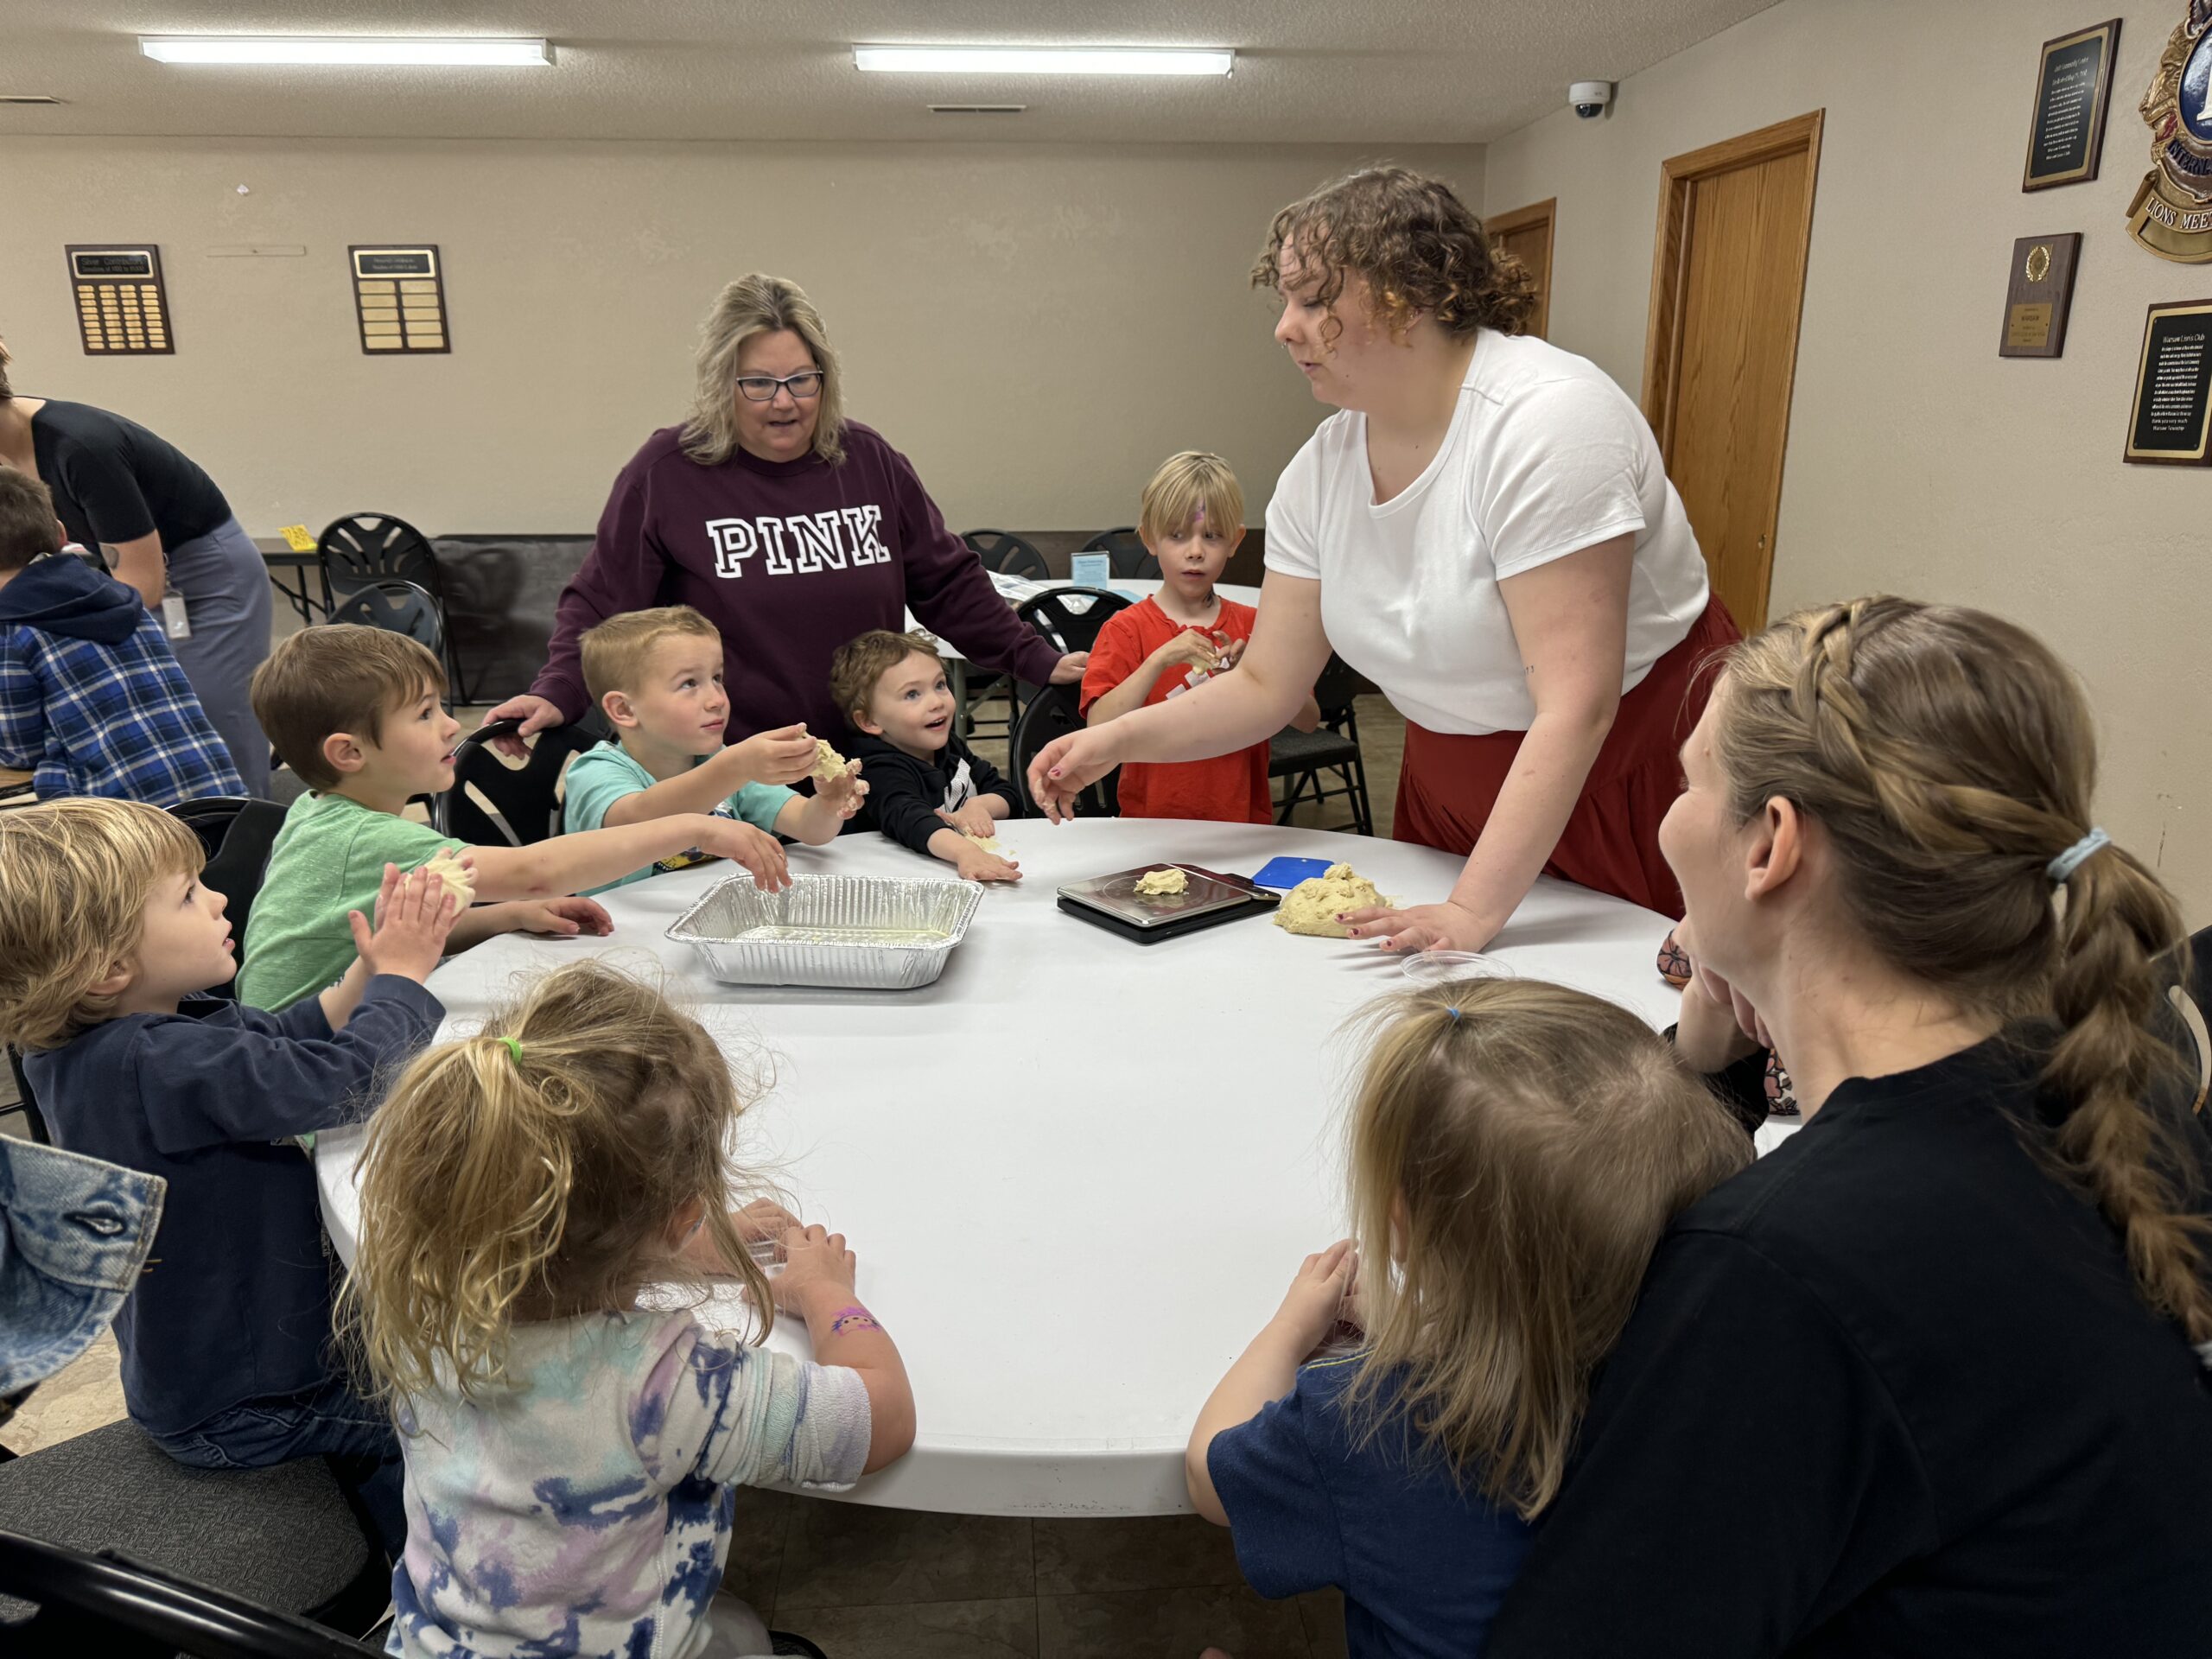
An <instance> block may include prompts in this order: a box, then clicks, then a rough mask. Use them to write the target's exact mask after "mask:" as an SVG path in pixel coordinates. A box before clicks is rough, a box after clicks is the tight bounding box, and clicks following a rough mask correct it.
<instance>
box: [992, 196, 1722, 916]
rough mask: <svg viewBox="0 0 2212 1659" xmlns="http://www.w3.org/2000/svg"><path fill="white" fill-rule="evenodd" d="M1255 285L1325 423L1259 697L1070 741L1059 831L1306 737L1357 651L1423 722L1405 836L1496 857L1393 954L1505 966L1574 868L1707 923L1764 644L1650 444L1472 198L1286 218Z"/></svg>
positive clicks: (1253, 674)
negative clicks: (1551, 886)
mask: <svg viewBox="0 0 2212 1659" xmlns="http://www.w3.org/2000/svg"><path fill="white" fill-rule="evenodd" d="M1253 281H1254V282H1255V283H1264V284H1266V285H1267V286H1269V287H1272V288H1274V289H1276V290H1277V291H1278V292H1279V293H1281V296H1282V298H1283V311H1282V319H1281V321H1280V322H1278V323H1277V324H1276V326H1275V338H1276V339H1277V340H1280V341H1281V342H1282V344H1283V346H1285V347H1286V348H1287V350H1288V352H1289V353H1290V356H1291V358H1292V360H1293V361H1294V362H1295V363H1296V364H1297V365H1298V367H1299V369H1300V371H1301V372H1303V373H1304V374H1305V375H1306V379H1307V381H1308V382H1309V383H1310V384H1311V385H1312V386H1313V395H1314V397H1317V398H1319V400H1320V401H1321V402H1323V403H1325V404H1335V405H1337V407H1338V409H1339V410H1341V411H1342V412H1340V413H1338V414H1337V415H1334V416H1331V417H1330V418H1329V419H1328V420H1326V421H1325V422H1323V423H1322V424H1321V427H1320V429H1319V430H1318V431H1317V432H1315V433H1314V435H1313V437H1312V438H1310V439H1308V440H1307V442H1306V445H1305V447H1304V448H1301V449H1300V451H1299V453H1298V454H1297V455H1296V456H1295V457H1294V458H1293V460H1292V461H1291V463H1290V465H1289V467H1287V468H1286V469H1285V470H1284V472H1283V474H1282V477H1281V480H1279V481H1278V482H1277V484H1276V486H1275V493H1274V499H1273V500H1272V501H1271V502H1270V503H1269V505H1268V544H1267V565H1268V575H1267V579H1266V582H1265V585H1264V586H1263V587H1262V589H1261V593H1262V603H1261V606H1260V616H1259V621H1258V624H1257V625H1256V626H1255V629H1254V632H1253V634H1252V642H1251V645H1249V648H1248V649H1247V650H1246V652H1245V654H1244V657H1243V662H1242V664H1240V667H1239V671H1238V672H1236V673H1235V674H1230V675H1217V676H1216V677H1215V678H1214V680H1213V681H1212V682H1211V683H1208V684H1207V685H1205V686H1203V687H1201V688H1199V689H1198V690H1195V691H1193V692H1192V693H1191V694H1190V695H1189V696H1182V697H1178V698H1176V699H1175V700H1174V702H1173V703H1172V704H1163V705H1161V706H1160V707H1158V708H1155V709H1143V710H1141V711H1139V712H1137V713H1135V714H1131V715H1125V716H1123V717H1122V719H1119V720H1116V721H1108V722H1107V723H1105V724H1103V725H1100V726H1094V727H1092V728H1090V729H1089V730H1087V731H1084V732H1081V733H1077V734H1073V735H1071V736H1068V737H1065V738H1062V739H1060V740H1058V741H1057V742H1055V743H1053V744H1052V745H1050V746H1049V747H1046V749H1045V750H1044V752H1043V753H1040V754H1039V756H1038V757H1037V760H1036V761H1035V762H1034V763H1033V765H1032V766H1031V768H1030V773H1029V779H1030V787H1031V789H1032V791H1033V792H1034V793H1035V794H1036V796H1037V798H1039V801H1041V802H1043V803H1044V804H1046V809H1047V810H1048V812H1055V813H1056V812H1057V810H1058V807H1060V806H1063V805H1065V804H1067V803H1069V802H1070V801H1071V800H1072V798H1073V797H1074V795H1075V793H1076V792H1077V791H1078V790H1080V789H1081V788H1082V787H1083V786H1084V785H1086V784H1088V783H1090V781H1092V780H1093V779H1096V778H1099V777H1102V776H1103V775H1104V774H1105V773H1106V772H1109V771H1110V770H1112V769H1113V768H1114V767H1115V766H1119V765H1121V764H1122V762H1124V761H1130V760H1142V761H1173V760H1195V759H1198V758H1201V757H1203V756H1207V755H1214V754H1221V753H1227V752H1229V751H1230V750H1233V749H1236V748H1240V747H1243V746H1244V745H1245V744H1248V743H1250V742H1253V741H1257V740H1258V739H1259V738H1262V737H1265V736H1266V735H1268V734H1271V733H1273V732H1275V731H1277V730H1279V729H1280V728H1281V727H1282V725H1283V724H1284V722H1285V721H1286V720H1287V718H1288V716H1289V715H1290V714H1291V713H1292V712H1294V710H1295V709H1296V708H1297V706H1298V704H1299V702H1300V701H1301V700H1302V699H1303V698H1304V697H1305V696H1306V692H1307V691H1308V690H1310V689H1311V688H1312V686H1313V682H1314V680H1315V678H1316V677H1318V676H1319V672H1320V671H1321V669H1322V667H1323V665H1324V664H1325V663H1326V662H1327V660H1328V657H1329V652H1330V648H1331V646H1332V645H1333V646H1334V647H1335V649H1336V651H1337V652H1338V655H1340V656H1341V657H1343V658H1344V660H1345V661H1346V662H1347V663H1349V664H1351V666H1352V667H1354V668H1356V669H1357V670H1358V671H1360V672H1361V673H1363V674H1364V675H1366V676H1367V677H1368V678H1369V679H1370V680H1372V681H1374V682H1375V683H1376V685H1378V686H1379V687H1381V688H1382V690H1383V693H1384V695H1386V696H1389V698H1390V700H1391V702H1393V703H1395V705H1396V706H1397V707H1398V709H1400V711H1401V712H1402V713H1403V714H1404V715H1406V716H1407V721H1408V724H1407V730H1406V755H1405V765H1404V768H1403V770H1402V772H1401V774H1400V777H1399V784H1398V798H1397V806H1396V815H1395V833H1396V835H1397V836H1398V837H1399V838H1400V839H1402V840H1408V841H1418V842H1424V843H1426V844H1427V845H1429V846H1433V847H1440V848H1443V849H1446V850H1447V851H1451V852H1455V853H1465V854H1466V855H1468V857H1467V864H1466V868H1465V870H1464V871H1463V872H1462V873H1461V874H1460V876H1459V880H1458V881H1457V882H1456V883H1455V884H1454V886H1453V887H1452V892H1451V893H1450V894H1449V895H1448V896H1447V897H1446V898H1445V899H1443V900H1442V902H1440V903H1432V904H1424V905H1417V906H1413V907H1411V908H1409V909H1405V910H1388V911H1357V912H1351V913H1350V914H1349V915H1348V916H1347V918H1346V919H1347V920H1348V921H1350V922H1351V924H1352V925H1353V927H1352V931H1353V934H1354V937H1356V938H1371V939H1376V940H1378V941H1380V942H1381V943H1382V944H1383V945H1384V946H1385V947H1386V948H1390V949H1397V950H1422V949H1427V948H1429V947H1432V946H1448V947H1453V948H1458V949H1462V950H1479V949H1480V948H1482V946H1484V944H1488V943H1489V942H1490V940H1491V938H1492V937H1493V936H1494V935H1495V934H1497V931H1498V930H1499V929H1501V928H1502V927H1503V926H1504V925H1505V923H1506V921H1507V919H1508V918H1510V917H1511V915H1512V914H1513V912H1514V910H1515V909H1516V907H1517V906H1519V905H1520V903H1521V900H1522V899H1523V898H1524V897H1526V896H1527V894H1528V892H1529V887H1530V885H1531V884H1532V883H1533V882H1534V881H1535V879H1536V877H1537V875H1538V874H1541V873H1543V872H1546V871H1548V872H1550V873H1552V874H1558V875H1563V876H1566V877H1567V878H1568V879H1569V880H1575V881H1579V882H1580V883H1582V884H1583V885H1584V886H1586V887H1594V888H1597V889H1599V891H1601V892H1606V893H1618V894H1619V895H1620V896H1621V897H1623V898H1625V899H1631V900H1633V901H1634V902H1636V903H1637V904H1641V905H1646V906H1650V907H1651V908H1653V909H1656V910H1660V911H1663V912H1666V913H1668V914H1669V915H1673V916H1680V915H1681V894H1680V892H1679V890H1678V889H1677V887H1676V886H1675V880H1674V877H1673V876H1672V874H1669V871H1668V869H1667V866H1666V862H1665V861H1664V860H1663V859H1662V858H1661V857H1660V855H1659V848H1658V829H1659V821H1660V819H1661V818H1662V817H1664V816H1665V814H1666V810H1667V808H1668V805H1669V803H1670V802H1671V801H1672V800H1673V798H1674V797H1675V793H1676V791H1677V790H1678V789H1679V786H1680V783H1681V775H1680V772H1679V770H1678V768H1677V766H1676V763H1675V748H1676V746H1677V745H1678V744H1679V743H1680V742H1681V738H1682V737H1683V735H1684V734H1687V733H1688V730H1689V728H1691V727H1692V726H1693V725H1694V724H1695V723H1696V721H1697V717H1698V715H1699V712H1700V709H1701V708H1702V706H1703V702H1704V691H1703V689H1702V685H1701V683H1700V680H1699V678H1698V676H1697V673H1696V670H1697V667H1698V665H1699V664H1700V662H1701V661H1702V660H1703V659H1704V658H1706V657H1707V656H1708V655H1710V654H1711V653H1712V652H1714V651H1715V650H1717V649H1719V647H1721V646H1723V645H1727V644H1729V643H1730V642H1732V640H1734V639H1736V638H1737V632H1736V629H1735V627H1734V625H1733V624H1732V623H1731V622H1730V621H1729V620H1728V615H1727V613H1726V610H1724V609H1723V608H1722V607H1721V606H1720V604H1719V601H1717V600H1716V599H1714V598H1713V594H1712V592H1711V589H1710V588H1709V587H1708V586H1707V582H1706V573H1705V562H1704V559H1703V557H1702V556H1701V555H1700V553H1699V551H1698V546H1697V538H1696V537H1695V536H1694V535H1693V534H1692V533H1691V531H1690V526H1689V522H1688V518H1686V517H1685V516H1684V514H1683V512H1682V504H1681V498H1680V497H1679V496H1677V495H1676V494H1675V490H1674V486H1672V485H1671V484H1669V482H1668V481H1667V475H1666V467H1665V465H1664V463H1663V462H1662V460H1661V458H1660V454H1659V448H1658V445H1657V444H1656V442H1654V440H1653V438H1652V435H1651V429H1650V428H1649V426H1648V425H1646V424H1645V423H1644V420H1643V416H1642V414H1641V413H1639V412H1638V411H1637V408H1636V406H1635V404H1632V403H1630V401H1629V399H1628V397H1627V396H1626V395H1625V394H1624V392H1623V391H1621V389H1620V388H1619V387H1618V386H1617V385H1614V384H1613V382H1612V381H1611V380H1610V379H1609V378H1606V376H1605V373H1604V372H1602V371H1600V370H1599V369H1598V368H1597V367H1596V366H1595V365H1592V364H1591V363H1589V362H1587V361H1586V360H1585V359H1582V358H1579V357H1576V356H1573V354H1571V353H1567V352H1562V351H1560V350H1558V349H1557V348H1556V347H1554V346H1548V345H1547V344H1545V343H1544V342H1543V341H1542V340H1535V339H1531V338H1529V337H1527V336H1525V335H1524V334H1523V333H1522V330H1523V329H1525V328H1526V327H1527V326H1528V320H1529V314H1530V311H1531V309H1532V308H1533V305H1534V293H1533V286H1532V284H1531V283H1530V280H1529V276H1528V274H1527V272H1526V271H1524V270H1522V269H1521V267H1520V266H1518V265H1517V264H1511V263H1510V262H1501V261H1498V260H1496V259H1494V258H1493V257H1492V256H1491V249H1490V245H1489V243H1488V241H1487V240H1486V238H1484V233H1483V228H1482V225H1481V222H1480V221H1479V220H1478V219H1476V218H1475V216H1474V214H1473V213H1470V212H1469V211H1468V209H1467V207H1466V206H1465V204H1464V203H1463V202H1461V201H1460V200H1459V198H1458V196H1456V195H1455V194H1452V189H1451V188H1450V187H1449V186H1448V185H1446V184H1445V183H1443V182H1442V181H1440V180H1435V179H1429V178H1424V177H1422V176H1421V175H1418V174H1415V173H1411V172H1408V171H1407V170H1405V169H1403V168H1370V169H1368V170H1366V171H1364V172H1360V173H1355V174H1353V175H1351V176H1349V177H1347V178H1344V179H1341V180H1339V181H1337V182H1336V183H1334V184H1332V185H1329V186H1326V187H1325V188H1323V189H1321V190H1319V191H1317V192H1316V193H1315V194H1313V195H1311V196H1308V197H1307V198H1306V200H1303V201H1300V202H1296V203H1294V204H1293V205H1291V206H1290V207H1286V208H1284V209H1283V210H1282V212H1281V213H1278V214H1276V215H1275V219H1274V226H1273V228H1272V230H1271V231H1270V233H1269V236H1268V248H1267V251H1266V252H1265V253H1264V254H1263V255H1262V257H1261V259H1260V262H1259V264H1258V266H1257V268H1256V269H1255V271H1254V273H1253Z"/></svg>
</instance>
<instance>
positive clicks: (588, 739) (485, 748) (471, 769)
mask: <svg viewBox="0 0 2212 1659" xmlns="http://www.w3.org/2000/svg"><path fill="white" fill-rule="evenodd" d="M520 724H521V722H520V721H512V720H495V721H492V722H491V723H490V724H488V725H486V726H480V727H479V728H477V729H476V730H474V731H473V732H471V733H470V734H468V735H467V737H465V738H463V739H462V740H461V744H460V747H457V748H456V749H454V757H453V761H454V767H453V787H452V788H451V789H449V790H448V791H446V792H445V793H444V794H443V795H442V796H440V797H439V798H438V801H437V808H436V810H435V813H434V814H433V817H434V821H435V823H437V826H438V829H439V833H441V834H442V835H448V836H452V837H453V838H454V840H456V841H460V842H466V843H467V844H468V845H469V846H472V847H529V846H533V845H535V844H536V843H537V842H541V841H543V840H546V839H547V838H548V837H550V836H557V835H559V834H560V833H561V793H560V787H561V773H562V771H563V768H565V767H566V766H567V765H568V761H569V756H570V755H575V754H582V753H583V752H584V751H585V750H586V749H588V748H589V747H592V745H593V744H594V743H596V742H598V741H600V740H601V738H603V737H605V736H606V735H607V728H606V726H605V725H604V724H603V723H601V722H600V721H598V720H597V719H596V717H595V716H591V715H588V716H586V717H585V719H583V720H582V721H578V722H577V723H576V724H575V725H574V726H551V727H548V728H546V729H545V730H543V731H542V732H540V733H538V734H537V736H536V737H534V738H532V739H531V747H530V759H529V760H526V761H525V762H524V763H523V765H521V766H509V765H508V764H507V763H506V762H505V760H503V759H501V758H500V756H499V752H498V751H497V750H495V749H493V747H492V740H493V739H494V738H498V737H510V736H512V735H513V734H514V733H515V732H516V731H517V730H518V729H519V728H520ZM494 813H496V814H497V815H498V816H497V817H494V816H493V814H494Z"/></svg>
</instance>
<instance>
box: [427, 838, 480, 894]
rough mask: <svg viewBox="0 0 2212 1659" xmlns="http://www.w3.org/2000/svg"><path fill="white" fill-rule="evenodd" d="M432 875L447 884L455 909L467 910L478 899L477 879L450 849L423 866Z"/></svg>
mask: <svg viewBox="0 0 2212 1659" xmlns="http://www.w3.org/2000/svg"><path fill="white" fill-rule="evenodd" d="M423 868H424V869H425V870H428V871H429V873H430V874H432V875H435V876H436V877H437V878H438V880H441V881H442V882H444V883H445V884H446V891H447V892H448V893H451V894H453V902H454V908H455V909H456V910H467V908H468V906H470V905H471V904H472V903H473V902H474V900H475V898H476V878H475V876H474V875H473V874H470V873H469V868H468V867H467V865H466V864H463V863H462V862H461V855H460V854H459V853H456V852H455V851H454V849H452V848H450V847H448V848H446V849H444V850H443V851H442V852H440V853H439V854H438V855H437V856H436V857H435V858H434V859H432V860H431V861H429V863H427V864H425V865H423Z"/></svg>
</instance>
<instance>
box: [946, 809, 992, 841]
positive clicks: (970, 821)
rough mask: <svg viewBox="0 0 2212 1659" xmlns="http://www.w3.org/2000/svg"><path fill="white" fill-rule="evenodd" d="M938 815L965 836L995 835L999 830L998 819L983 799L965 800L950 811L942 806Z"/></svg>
mask: <svg viewBox="0 0 2212 1659" xmlns="http://www.w3.org/2000/svg"><path fill="white" fill-rule="evenodd" d="M937 815H938V817H940V818H943V819H944V821H945V822H946V823H949V824H950V825H951V826H952V827H953V828H954V829H957V830H958V831H959V832H960V833H961V834H962V835H963V836H995V835H996V834H998V832H999V823H998V820H997V819H996V818H995V817H992V816H991V810H990V808H988V807H987V806H985V805H984V804H982V802H981V801H963V802H962V803H961V804H959V805H958V806H957V807H955V808H953V810H951V811H950V812H948V811H946V810H944V808H943V807H941V806H940V807H939V808H938V810H937Z"/></svg>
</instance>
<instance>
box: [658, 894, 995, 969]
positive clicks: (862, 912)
mask: <svg viewBox="0 0 2212 1659" xmlns="http://www.w3.org/2000/svg"><path fill="white" fill-rule="evenodd" d="M982 898H983V890H982V887H978V886H977V885H976V883H975V882H973V881H934V880H920V881H910V880H899V879H898V878H896V877H893V876H885V875H795V876H793V877H792V878H791V886H790V887H787V888H785V890H784V891H783V892H781V893H763V892H761V891H760V888H758V887H754V886H753V878H752V877H751V876H749V875H736V876H732V877H730V878H728V880H722V881H719V882H716V883H715V886H713V887H710V888H709V889H708V891H707V893H706V896H705V897H703V898H702V899H700V900H699V902H698V903H697V904H696V905H694V906H691V908H690V909H689V910H687V911H685V912H683V915H681V916H679V917H678V918H677V919H676V921H675V923H674V924H673V925H671V927H670V928H669V930H668V937H669V938H671V939H673V940H675V941H676V942H677V944H690V945H696V946H697V947H698V950H699V954H700V956H701V957H703V958H704V959H705V961H706V964H707V971H708V972H709V973H710V974H712V975H713V976H715V978H716V979H719V980H722V981H725V982H728V983H730V984H733V985H833V986H842V987H844V988H849V989H855V990H883V991H911V990H913V989H915V988H917V987H918V986H923V985H927V984H930V983H931V982H934V981H935V980H936V978H937V976H938V975H939V974H941V973H943V972H944V963H945V958H946V957H950V955H951V954H952V948H953V946H955V945H957V944H959V943H960V941H961V939H962V938H964V937H965V936H966V934H967V931H968V921H969V918H970V917H972V916H974V915H975V913H976V906H977V905H979V904H981V903H982Z"/></svg>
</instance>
